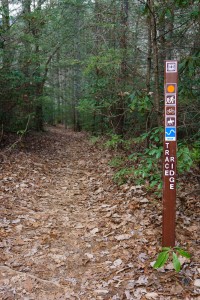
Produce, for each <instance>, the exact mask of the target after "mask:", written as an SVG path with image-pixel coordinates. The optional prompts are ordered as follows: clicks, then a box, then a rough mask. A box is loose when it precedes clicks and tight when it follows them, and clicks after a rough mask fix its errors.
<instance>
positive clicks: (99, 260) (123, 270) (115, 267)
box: [0, 128, 199, 300]
mask: <svg viewBox="0 0 200 300" xmlns="http://www.w3.org/2000/svg"><path fill="white" fill-rule="evenodd" d="M27 143H28V145H29V148H27V149H26V143H25V145H21V149H19V150H16V152H14V153H13V154H12V155H11V156H10V157H9V158H8V161H7V163H6V162H4V164H3V166H2V178H1V179H2V181H1V182H2V185H1V187H2V194H1V196H0V200H1V215H0V225H1V229H0V230H1V242H0V250H1V254H0V259H1V262H0V299H2V300H3V299H4V300H11V299H24V300H31V299H33V300H40V299H41V300H50V299H56V300H57V299H72V300H73V299H81V300H87V299H88V300H89V299H105V300H106V299H113V300H118V299H119V300H120V299H137V300H138V299H197V298H198V293H199V287H198V284H199V282H198V278H199V275H198V272H199V269H198V265H197V260H195V259H194V260H193V262H192V267H191V265H189V263H188V262H185V265H184V268H183V271H182V273H180V274H175V272H174V271H173V270H172V269H171V268H170V266H168V271H166V272H163V271H161V272H158V271H154V270H153V269H152V268H151V265H150V263H151V262H152V261H153V259H155V257H156V253H157V250H158V246H159V243H160V240H158V236H160V232H161V229H160V225H161V223H160V221H161V207H160V203H159V202H158V201H153V200H152V199H150V198H149V197H148V195H147V194H146V193H145V191H144V190H143V189H142V187H140V186H128V185H124V186H122V187H120V188H119V187H117V186H116V185H114V184H113V183H112V170H111V168H110V167H109V165H108V162H109V160H110V158H111V154H109V152H107V151H103V150H99V149H96V148H95V147H93V146H91V145H90V143H89V142H88V139H87V137H86V135H85V134H83V133H73V132H70V131H65V130H63V129H61V128H53V129H51V130H49V132H47V133H46V134H44V135H43V137H40V136H38V137H37V135H36V136H34V138H33V139H32V140H30V141H27ZM188 218H189V216H188ZM191 222H193V223H191ZM191 222H190V226H193V228H192V229H191V230H192V231H193V237H192V239H191V237H190V241H189V243H188V245H187V246H188V247H190V248H194V247H196V243H197V241H196V240H197V232H198V229H197V220H196V219H193V220H192V221H191ZM188 228H189V227H188ZM179 232H180V234H179V239H180V240H183V241H184V243H185V240H184V239H185V235H186V234H187V233H188V234H189V233H190V228H189V229H188V231H184V232H181V227H180V228H179ZM195 256H196V255H195ZM197 257H198V256H197Z"/></svg>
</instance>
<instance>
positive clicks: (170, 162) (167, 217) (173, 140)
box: [162, 60, 178, 247]
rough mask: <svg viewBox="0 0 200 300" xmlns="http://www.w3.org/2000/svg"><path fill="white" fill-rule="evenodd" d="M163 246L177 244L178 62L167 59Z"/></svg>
mask: <svg viewBox="0 0 200 300" xmlns="http://www.w3.org/2000/svg"><path fill="white" fill-rule="evenodd" d="M164 75H165V76H164V78H165V82H164V88H165V95H164V96H165V133H164V161H163V228H162V232H163V233H162V246H163V247H174V246H175V221H176V148H177V98H178V93H177V92H178V90H177V88H178V87H177V84H178V63H177V61H175V60H173V61H172V60H169V61H165V74H164Z"/></svg>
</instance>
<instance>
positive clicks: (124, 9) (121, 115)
mask: <svg viewBox="0 0 200 300" xmlns="http://www.w3.org/2000/svg"><path fill="white" fill-rule="evenodd" d="M128 13H129V0H123V1H122V2H121V37H120V49H121V54H122V59H121V70H120V82H121V85H120V86H121V91H120V93H119V95H118V101H117V108H116V114H117V115H116V122H115V124H116V125H115V132H116V134H119V135H123V133H124V120H125V94H124V92H125V91H126V83H127V59H128V58H127V57H128V55H127V45H128V34H127V32H128Z"/></svg>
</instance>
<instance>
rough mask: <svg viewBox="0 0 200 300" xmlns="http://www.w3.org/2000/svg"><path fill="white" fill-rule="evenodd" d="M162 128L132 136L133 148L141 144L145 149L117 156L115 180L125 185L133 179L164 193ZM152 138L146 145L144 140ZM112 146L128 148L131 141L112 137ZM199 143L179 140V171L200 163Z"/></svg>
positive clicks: (181, 172) (110, 141) (189, 168)
mask: <svg viewBox="0 0 200 300" xmlns="http://www.w3.org/2000/svg"><path fill="white" fill-rule="evenodd" d="M161 133H163V128H162V127H159V128H154V129H152V130H151V131H149V132H148V133H144V134H142V135H140V136H139V137H138V138H135V139H133V141H134V147H138V146H139V147H140V148H141V147H142V151H137V152H132V153H131V154H130V155H128V156H126V157H125V158H123V159H122V158H120V160H119V159H118V157H117V158H116V159H113V160H112V161H111V163H110V165H111V166H112V167H114V168H115V169H117V170H116V173H115V175H114V181H115V182H116V183H117V184H123V183H124V182H126V181H133V182H135V183H136V184H143V185H145V186H146V188H148V189H151V190H152V189H153V190H155V191H156V193H158V194H159V195H161V194H160V193H161V188H162V184H163V183H162V164H163V162H162V157H163V142H162V135H161ZM147 138H148V139H149V147H148V148H146V147H144V142H145V141H146V139H147ZM107 145H108V146H110V147H111V148H113V149H114V148H115V149H116V148H117V147H118V146H119V145H122V146H123V147H124V148H125V147H126V150H127V149H128V146H129V147H131V143H129V142H128V141H124V140H123V139H122V138H121V137H119V136H115V135H114V136H113V137H112V139H111V140H109V141H108V142H107ZM199 149H200V143H199V142H195V143H193V144H191V145H190V147H189V146H187V145H186V144H185V143H179V144H178V149H177V161H178V163H177V170H178V173H179V174H183V173H185V172H188V171H190V170H191V168H193V167H195V165H197V164H198V163H199V162H200V151H199Z"/></svg>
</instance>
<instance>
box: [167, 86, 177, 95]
mask: <svg viewBox="0 0 200 300" xmlns="http://www.w3.org/2000/svg"><path fill="white" fill-rule="evenodd" d="M167 92H168V93H174V92H175V86H174V85H173V84H169V85H168V86H167Z"/></svg>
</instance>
